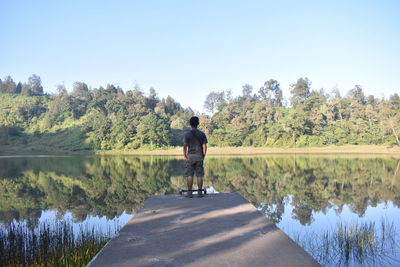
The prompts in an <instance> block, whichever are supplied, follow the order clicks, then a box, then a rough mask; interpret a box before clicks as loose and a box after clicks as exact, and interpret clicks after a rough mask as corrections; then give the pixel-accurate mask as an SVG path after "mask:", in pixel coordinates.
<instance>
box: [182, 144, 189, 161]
mask: <svg viewBox="0 0 400 267" xmlns="http://www.w3.org/2000/svg"><path fill="white" fill-rule="evenodd" d="M187 152H188V145H187V144H184V145H183V156H184V157H185V159H187V158H188V155H187Z"/></svg>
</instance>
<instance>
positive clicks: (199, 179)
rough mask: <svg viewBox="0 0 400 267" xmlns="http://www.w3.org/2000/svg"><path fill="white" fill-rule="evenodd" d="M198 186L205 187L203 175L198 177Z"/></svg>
mask: <svg viewBox="0 0 400 267" xmlns="http://www.w3.org/2000/svg"><path fill="white" fill-rule="evenodd" d="M197 187H198V189H199V190H200V189H203V177H197Z"/></svg>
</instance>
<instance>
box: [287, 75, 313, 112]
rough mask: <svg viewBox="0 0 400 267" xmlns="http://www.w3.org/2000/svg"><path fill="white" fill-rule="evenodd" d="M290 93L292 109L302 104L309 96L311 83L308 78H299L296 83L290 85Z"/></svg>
mask: <svg viewBox="0 0 400 267" xmlns="http://www.w3.org/2000/svg"><path fill="white" fill-rule="evenodd" d="M290 87H291V89H290V93H291V94H292V96H291V98H290V102H291V104H292V106H293V107H296V106H297V105H299V104H302V103H304V101H305V100H306V99H307V98H308V97H309V96H310V89H311V81H309V80H308V78H299V79H298V80H297V82H296V83H293V84H291V85H290Z"/></svg>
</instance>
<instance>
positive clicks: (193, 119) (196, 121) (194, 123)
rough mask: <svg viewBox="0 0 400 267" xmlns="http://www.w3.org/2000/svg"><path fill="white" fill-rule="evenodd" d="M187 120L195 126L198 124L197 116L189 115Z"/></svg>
mask: <svg viewBox="0 0 400 267" xmlns="http://www.w3.org/2000/svg"><path fill="white" fill-rule="evenodd" d="M189 122H190V126H192V127H197V126H198V125H199V118H198V117H191V118H190V121H189Z"/></svg>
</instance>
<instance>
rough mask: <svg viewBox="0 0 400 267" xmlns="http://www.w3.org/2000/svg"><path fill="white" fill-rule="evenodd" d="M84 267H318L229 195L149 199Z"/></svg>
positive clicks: (260, 216) (248, 206)
mask: <svg viewBox="0 0 400 267" xmlns="http://www.w3.org/2000/svg"><path fill="white" fill-rule="evenodd" d="M88 266H91V267H93V266H320V265H319V264H318V263H317V262H316V261H315V260H314V259H313V258H312V257H311V256H309V255H308V254H307V253H306V252H305V251H304V250H303V249H302V248H301V247H299V246H298V245H297V244H296V243H294V242H293V241H292V240H291V239H290V238H289V237H288V236H287V235H286V234H284V233H283V232H282V231H281V230H279V228H277V227H276V226H275V224H274V223H272V222H271V221H269V220H268V219H266V218H265V216H263V214H262V213H261V212H259V211H257V210H256V208H255V207H254V206H253V205H252V204H250V203H249V202H248V201H246V200H245V199H244V198H243V197H242V196H240V195H239V194H235V193H229V194H209V195H205V197H203V198H196V197H194V198H185V197H183V196H180V195H166V196H153V197H150V198H149V199H147V200H146V201H145V202H144V204H143V206H142V208H141V209H140V210H139V211H138V212H137V214H136V215H135V216H134V217H132V219H131V220H130V221H129V222H128V223H127V224H126V225H125V226H124V227H123V228H122V229H121V231H120V233H119V235H118V236H117V237H115V238H113V239H112V240H111V241H110V242H108V243H107V245H106V246H105V247H104V248H103V249H102V250H101V251H100V252H99V253H98V255H97V256H96V257H95V258H94V259H93V260H92V261H91V262H90V263H89V265H88Z"/></svg>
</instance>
